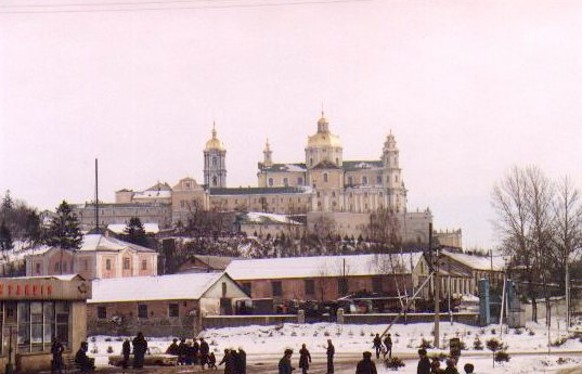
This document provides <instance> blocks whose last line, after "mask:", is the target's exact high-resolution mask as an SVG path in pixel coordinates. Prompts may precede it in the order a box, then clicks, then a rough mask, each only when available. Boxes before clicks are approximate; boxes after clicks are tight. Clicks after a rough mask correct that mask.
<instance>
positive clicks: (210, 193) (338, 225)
mask: <svg viewBox="0 0 582 374" xmlns="http://www.w3.org/2000/svg"><path fill="white" fill-rule="evenodd" d="M378 146H379V147H380V146H381V144H379V145H378ZM226 155H227V151H226V147H225V145H224V144H223V142H222V141H221V140H220V139H219V137H218V132H217V130H216V125H213V127H212V131H211V137H210V139H209V140H208V141H207V142H206V145H205V147H204V150H203V157H204V170H203V177H204V183H203V184H199V183H197V181H196V180H195V179H193V178H190V177H186V178H183V179H181V180H180V181H179V182H178V183H177V184H176V185H175V186H173V187H170V186H169V185H168V184H166V183H159V182H158V183H157V184H156V185H154V186H152V187H151V188H148V189H146V190H145V191H133V190H128V189H123V190H120V191H117V192H116V201H115V203H114V204H103V206H100V211H101V214H100V217H101V218H100V220H101V221H102V222H100V224H101V225H102V226H103V225H107V224H110V223H117V224H119V223H124V222H128V221H129V218H130V217H129V216H128V215H132V216H140V217H141V216H142V214H141V213H143V215H144V217H147V219H146V220H145V221H144V220H143V219H142V222H153V223H158V224H159V225H160V227H161V228H169V227H171V226H173V225H176V224H179V223H180V222H181V223H184V222H186V221H187V220H188V217H189V216H191V215H192V212H193V211H196V210H199V209H202V210H212V211H216V212H238V213H241V214H244V213H248V212H262V213H272V214H280V215H287V216H295V217H304V219H303V220H302V221H303V222H306V229H307V230H310V231H317V226H318V224H321V222H322V220H325V221H326V222H328V226H330V228H329V229H330V230H331V231H332V232H333V233H334V234H337V235H341V236H344V235H350V236H351V235H354V236H358V235H360V234H362V233H365V229H366V227H367V226H368V224H369V222H370V215H371V214H372V213H374V212H377V211H378V210H384V211H389V212H392V214H394V215H395V216H396V217H397V219H398V222H399V230H400V235H399V236H400V238H401V239H402V240H404V241H409V242H410V241H412V242H424V243H426V242H427V241H428V227H429V222H431V221H432V214H431V212H430V210H428V209H426V210H423V211H418V210H417V211H414V212H411V211H409V210H408V209H407V190H406V187H405V184H404V181H403V178H402V169H401V168H400V162H399V150H398V147H397V144H396V139H395V137H394V135H393V134H392V133H391V132H390V133H389V134H388V135H387V137H386V139H385V141H384V144H383V148H382V153H381V157H380V159H378V160H344V158H343V147H342V143H341V140H340V138H339V136H337V135H336V134H334V133H333V132H332V131H331V130H330V124H329V122H328V120H327V118H326V117H325V115H324V113H322V115H321V118H319V120H318V121H317V128H316V131H315V133H314V134H313V135H310V136H308V138H307V144H306V145H305V158H304V160H302V161H301V162H296V163H277V162H274V159H273V151H272V149H271V144H269V141H268V140H267V142H266V144H265V148H264V150H263V160H262V161H260V162H259V163H258V172H257V177H258V181H257V186H256V187H238V188H229V187H228V185H227V166H226V165H227V164H226ZM76 209H77V213H78V214H80V216H81V218H82V222H83V223H84V225H85V226H91V225H94V222H92V220H93V219H94V218H93V217H94V214H92V213H91V211H90V210H91V209H93V211H94V207H93V206H92V205H90V204H85V206H83V205H78V206H77V207H76ZM142 211H143V212H142ZM157 215H160V217H157ZM85 221H86V222H85Z"/></svg>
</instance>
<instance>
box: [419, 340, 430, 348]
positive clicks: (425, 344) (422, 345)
mask: <svg viewBox="0 0 582 374" xmlns="http://www.w3.org/2000/svg"><path fill="white" fill-rule="evenodd" d="M418 348H423V349H430V348H433V345H432V341H431V340H428V339H425V338H422V340H421V341H420V345H419V346H418Z"/></svg>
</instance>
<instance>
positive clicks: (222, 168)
mask: <svg viewBox="0 0 582 374" xmlns="http://www.w3.org/2000/svg"><path fill="white" fill-rule="evenodd" d="M204 184H206V186H207V187H208V188H209V189H211V188H225V187H226V149H225V148H224V144H222V142H221V141H220V140H219V139H218V138H217V137H216V123H213V124H212V138H210V140H208V141H207V142H206V147H204Z"/></svg>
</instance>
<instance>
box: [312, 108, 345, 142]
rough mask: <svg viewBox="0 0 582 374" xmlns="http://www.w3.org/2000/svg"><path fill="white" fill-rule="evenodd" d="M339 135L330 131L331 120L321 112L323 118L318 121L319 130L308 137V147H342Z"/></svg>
mask: <svg viewBox="0 0 582 374" xmlns="http://www.w3.org/2000/svg"><path fill="white" fill-rule="evenodd" d="M341 146H342V142H341V141H340V138H339V136H337V135H335V134H332V133H331V132H330V131H329V122H328V121H327V118H325V114H324V113H323V112H321V118H320V119H319V121H317V132H316V133H315V135H311V136H309V137H308V139H307V147H341Z"/></svg>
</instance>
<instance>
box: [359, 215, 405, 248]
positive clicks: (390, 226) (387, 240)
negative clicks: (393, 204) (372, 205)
mask: <svg viewBox="0 0 582 374" xmlns="http://www.w3.org/2000/svg"><path fill="white" fill-rule="evenodd" d="M400 226H401V225H400V219H399V218H398V215H397V213H396V212H394V211H393V210H392V209H387V208H384V207H380V208H379V209H377V210H376V211H375V212H373V213H372V214H370V222H369V223H368V225H367V226H366V228H365V229H364V232H365V234H366V236H367V237H368V240H369V241H371V242H373V243H376V244H377V245H379V246H380V247H381V249H382V252H386V251H390V250H394V249H395V248H397V247H398V245H399V244H400V243H401V242H402V238H401V235H400Z"/></svg>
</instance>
